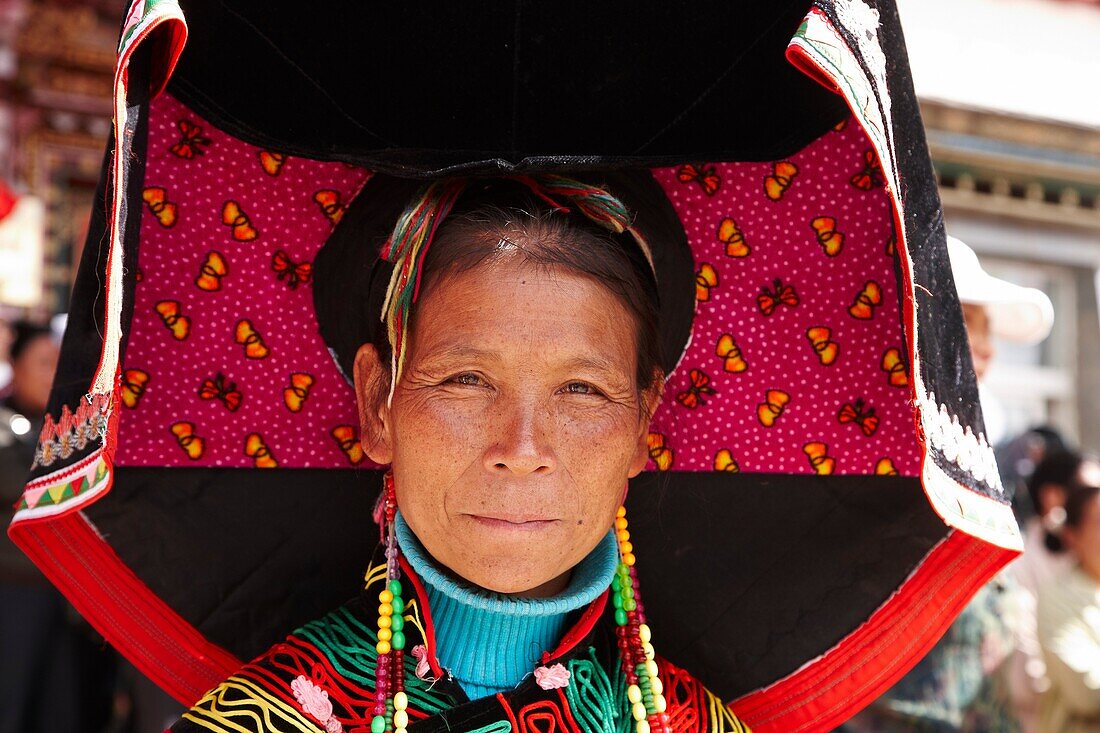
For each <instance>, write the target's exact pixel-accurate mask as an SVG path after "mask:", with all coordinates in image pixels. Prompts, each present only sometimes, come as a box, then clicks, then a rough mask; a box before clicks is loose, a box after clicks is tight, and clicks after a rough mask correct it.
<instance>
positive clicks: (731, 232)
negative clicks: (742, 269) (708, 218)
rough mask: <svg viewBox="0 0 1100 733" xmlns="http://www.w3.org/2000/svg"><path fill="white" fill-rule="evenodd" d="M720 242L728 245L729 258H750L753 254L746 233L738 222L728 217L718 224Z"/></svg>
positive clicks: (727, 254) (727, 253)
mask: <svg viewBox="0 0 1100 733" xmlns="http://www.w3.org/2000/svg"><path fill="white" fill-rule="evenodd" d="M718 240H719V241H720V242H723V243H724V244H725V245H726V256H727V257H748V256H749V254H750V253H751V252H752V249H750V248H749V245H748V243H747V242H745V233H744V232H742V231H741V227H739V226H737V222H735V221H734V220H733V219H731V218H729V217H728V216H727V217H726V218H725V219H723V220H722V221H720V222H718Z"/></svg>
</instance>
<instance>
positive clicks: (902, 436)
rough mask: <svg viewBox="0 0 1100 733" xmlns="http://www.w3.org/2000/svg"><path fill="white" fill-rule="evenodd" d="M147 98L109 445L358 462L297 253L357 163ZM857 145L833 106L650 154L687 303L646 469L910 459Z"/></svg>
mask: <svg viewBox="0 0 1100 733" xmlns="http://www.w3.org/2000/svg"><path fill="white" fill-rule="evenodd" d="M150 116H151V121H150V130H149V143H148V145H149V154H148V164H147V173H146V181H147V187H146V190H145V195H144V200H145V209H144V212H143V218H142V228H143V230H142V238H143V242H142V250H141V253H140V262H138V263H136V264H137V267H139V268H140V280H139V282H138V284H137V288H136V294H135V298H134V317H133V323H132V327H131V331H130V337H129V342H128V344H127V348H126V354H125V362H124V373H123V400H124V404H125V406H126V409H125V410H124V411H123V415H122V421H121V426H120V440H119V451H118V455H117V462H118V463H119V464H121V465H145V466H189V465H192V466H193V465H198V466H222V467H251V466H259V467H276V466H278V467H303V468H305V467H311V468H315V467H331V468H339V467H347V466H351V465H362V466H367V465H369V461H367V460H366V459H365V457H364V456H363V453H362V449H361V447H360V446H359V444H358V442H357V438H358V429H357V427H356V425H357V420H356V416H355V408H354V397H353V394H352V392H351V389H350V388H349V387H348V385H347V384H346V382H345V381H344V380H343V378H342V377H341V376H340V374H339V373H338V372H337V370H336V368H335V365H334V363H333V361H332V359H331V358H330V357H329V355H328V353H327V351H326V349H325V347H324V344H323V342H322V340H321V338H320V336H319V335H318V333H317V327H316V321H315V318H314V314H313V303H312V297H311V292H310V288H311V278H312V272H311V266H310V263H311V262H312V260H313V258H314V256H315V255H316V253H317V251H318V249H319V248H320V247H321V246H322V245H323V244H324V241H325V239H326V237H327V236H328V234H329V233H330V232H331V230H332V226H333V223H334V221H335V220H338V218H339V216H340V215H341V214H342V211H343V207H344V206H346V204H347V202H349V201H351V200H352V199H353V198H354V196H355V195H356V194H357V192H358V191H359V189H360V188H361V187H362V185H363V184H364V183H365V182H366V180H367V178H368V177H369V173H368V172H366V171H363V170H361V169H358V168H354V167H350V166H347V165H344V164H341V163H324V162H319V161H313V160H307V159H302V158H291V157H285V158H284V157H282V156H279V155H278V154H277V153H275V152H273V151H263V150H261V149H259V148H256V147H253V146H251V145H247V144H245V143H243V142H241V141H239V140H237V139H235V138H233V137H231V136H229V135H227V134H225V133H223V132H221V131H219V130H217V129H215V128H213V127H212V126H211V125H209V124H208V123H207V122H206V121H204V120H203V119H202V118H200V117H199V116H198V115H196V114H194V113H192V112H191V111H190V110H188V109H187V108H186V107H184V106H183V105H182V104H180V103H179V102H178V101H176V100H175V99H173V98H172V97H170V96H169V95H166V94H165V95H161V96H160V97H158V98H157V99H156V100H155V101H154V102H153V103H152V108H151V112H150ZM869 148H870V146H869V145H868V144H867V142H866V140H865V137H864V135H863V133H862V131H861V130H860V129H859V128H858V126H857V125H855V124H851V123H849V124H847V125H846V126H844V127H843V129H841V130H838V131H834V132H830V133H828V134H826V135H825V136H823V137H822V138H820V139H819V140H817V141H815V142H814V143H812V144H811V145H809V146H808V147H807V148H806V149H804V150H802V151H800V152H799V153H797V154H796V155H794V156H792V157H791V158H790V159H789V161H785V162H782V163H775V164H773V163H724V164H717V165H705V164H700V165H697V166H684V167H682V168H666V169H660V170H656V171H654V175H655V176H656V177H657V180H658V181H659V182H660V183H661V184H662V185H663V186H664V188H665V190H666V191H667V193H668V195H669V199H670V200H671V202H672V204H673V206H674V207H675V208H676V210H677V211H678V212H679V213H680V215H681V219H682V220H683V222H684V228H685V231H686V233H687V236H688V241H689V242H690V244H691V248H692V251H693V252H694V256H695V260H696V266H697V269H698V270H699V272H700V275H699V279H698V281H697V282H698V286H697V289H696V290H697V295H698V297H699V298H701V300H700V301H699V302H698V303H697V309H696V316H695V323H694V327H693V336H692V341H691V344H690V345H689V347H688V348H687V350H686V352H685V354H684V355H683V358H682V359H681V362H680V365H679V367H678V368H677V369H676V371H675V372H674V373H673V374H672V375H671V376H670V379H669V383H668V388H667V389H666V393H665V399H664V402H663V404H662V406H661V408H660V409H659V411H658V413H657V415H656V417H655V419H654V422H653V428H652V431H653V432H652V434H651V436H650V454H651V456H652V457H653V459H654V460H653V461H652V462H651V464H650V468H651V469H655V468H659V469H666V470H667V469H671V470H686V471H710V470H741V471H764V472H772V473H813V472H815V471H816V472H818V473H830V472H833V473H855V474H867V473H875V472H878V473H888V472H890V471H897V472H898V473H901V474H904V475H914V474H916V473H917V472H918V470H919V452H918V444H917V441H916V436H915V433H914V426H913V423H912V410H911V408H910V407H908V405H907V400H908V399H909V388H908V386H907V381H906V375H905V372H904V363H905V357H904V354H903V353H902V352H901V351H900V350H901V349H902V347H903V330H902V326H901V323H900V320H899V309H898V301H897V297H898V296H897V291H896V289H897V285H896V281H895V278H894V274H893V256H892V254H890V253H889V251H888V248H889V247H891V246H892V240H893V222H892V220H891V207H890V204H889V201H888V199H887V197H886V195H885V193H884V191H883V189H882V188H881V184H880V181H879V179H878V174H877V172H876V171H875V168H874V165H873V162H874V161H873V157H871V158H868V157H866V156H867V152H866V151H868V150H869ZM827 156H829V157H832V158H833V159H834V160H837V159H839V160H850V161H851V166H850V167H848V168H844V169H841V170H837V169H827V168H825V167H823V166H822V165H821V162H822V161H824V160H826V157H827ZM838 178H839V179H840V182H841V183H842V184H843V185H841V186H839V187H838V186H835V185H834V181H835V180H836V179H838ZM838 189H839V190H841V191H842V192H843V193H842V194H841V195H840V196H839V197H837V196H835V191H837V190H838ZM825 191H831V192H834V194H833V198H832V199H831V200H826V199H825V193H824V192H825ZM868 210H870V211H871V212H873V213H872V215H870V216H868V215H867V211H868ZM131 266H134V264H133V263H131ZM777 279H778V280H779V281H780V282H779V283H778V284H777V283H776V282H775V281H776V280H777ZM868 283H874V286H870V285H868ZM875 286H877V288H876V287H875ZM765 288H767V289H768V290H769V291H771V293H770V294H764V289H765ZM792 288H793V293H792V291H791V289H792ZM865 289H868V292H867V293H866V294H864V295H863V296H862V299H861V298H860V293H861V292H862V291H864V290H865ZM762 294H763V299H761V297H760V296H762ZM795 300H797V304H795ZM765 312H767V313H768V315H765ZM853 313H855V314H856V315H858V316H861V317H856V316H855V315H853ZM810 329H828V331H824V330H814V331H810ZM723 336H725V337H727V338H723ZM890 349H895V350H898V351H896V352H894V354H895V355H896V356H898V357H899V359H898V364H899V366H896V367H893V369H892V371H888V370H887V369H884V368H883V364H884V357H886V359H887V364H890V363H891V362H890V361H889V359H890V354H888V351H889V350H890ZM827 362H829V363H827ZM891 380H893V382H894V383H893V384H891ZM693 385H694V386H693ZM846 405H847V406H848V407H845V406H846ZM872 409H873V412H872ZM765 423H769V424H767V425H766V424H765ZM807 436H809V438H807ZM884 459H888V461H889V463H886V462H884Z"/></svg>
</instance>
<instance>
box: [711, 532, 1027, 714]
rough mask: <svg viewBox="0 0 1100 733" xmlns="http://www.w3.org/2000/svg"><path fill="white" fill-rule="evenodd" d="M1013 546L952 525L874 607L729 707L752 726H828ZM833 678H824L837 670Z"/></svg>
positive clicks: (906, 656)
mask: <svg viewBox="0 0 1100 733" xmlns="http://www.w3.org/2000/svg"><path fill="white" fill-rule="evenodd" d="M1017 555H1018V553H1016V552H1014V551H1011V550H1004V549H1001V548H998V547H994V546H992V545H989V544H987V543H985V542H983V541H982V540H979V539H976V538H974V537H971V536H970V535H967V534H964V533H963V532H959V531H957V530H955V531H952V532H951V534H950V535H948V537H947V539H945V540H944V541H943V542H941V543H940V544H938V545H936V547H934V548H933V549H932V551H931V552H929V553H928V555H927V557H925V559H924V561H923V562H922V563H921V564H920V566H919V567H918V568H917V569H916V571H915V572H914V573H913V575H911V576H910V577H909V579H908V580H906V582H905V583H903V584H902V586H901V588H899V589H898V592H897V593H896V594H894V595H893V596H892V597H891V598H890V600H889V601H887V602H886V603H885V604H883V606H882V607H881V608H879V610H878V611H876V612H875V614H874V615H873V616H872V617H871V618H870V619H869V620H868V621H867V622H866V623H865V624H863V625H862V626H860V627H859V628H858V629H856V630H855V631H854V632H853V633H851V634H850V635H848V636H847V637H846V638H845V639H844V640H843V641H842V642H841V643H840V644H838V645H837V646H836V647H834V648H833V649H831V650H830V651H829V652H827V653H826V654H825V655H824V656H822V657H821V658H820V659H817V660H815V661H814V662H812V663H810V664H808V665H806V666H805V667H803V668H802V669H800V670H798V671H797V672H795V673H794V674H792V675H790V676H789V677H787V678H785V679H783V680H780V681H779V682H776V683H775V684H773V685H771V686H769V687H766V688H764V689H762V690H757V691H756V692H752V693H750V694H748V695H745V696H744V697H742V698H740V699H739V700H736V701H734V702H733V703H731V704H730V708H731V709H732V710H733V711H734V712H735V713H736V714H737V715H738V717H740V718H741V720H743V721H744V722H745V724H746V725H749V726H751V727H752V729H753V730H754V731H755V732H756V733H780V732H782V733H794V732H796V731H797V732H807V733H808V732H810V731H829V730H832V729H833V728H835V727H836V726H838V725H840V724H841V723H843V722H844V721H845V720H847V719H848V718H849V717H851V716H852V715H855V713H856V712H858V711H859V710H861V709H862V708H864V707H865V706H866V705H868V704H869V703H870V702H871V701H872V700H874V699H875V698H877V697H878V696H880V695H881V694H882V693H884V692H886V690H887V689H889V688H890V687H891V686H892V685H893V684H894V683H895V682H897V681H898V680H899V679H901V678H902V677H903V676H904V675H905V673H906V672H908V671H909V670H910V669H911V668H912V667H913V666H914V665H915V664H916V663H917V662H918V661H919V660H920V659H921V657H923V656H924V655H925V654H927V653H928V651H929V650H931V648H932V647H933V646H935V644H936V642H937V641H938V640H939V639H940V637H941V636H943V634H944V633H945V632H946V631H947V628H948V627H949V626H950V625H951V624H952V622H953V621H954V620H955V617H956V616H957V615H958V614H959V613H960V612H961V611H962V609H963V607H964V606H966V604H967V603H968V602H969V600H970V598H971V596H973V594H974V593H975V592H977V590H978V589H979V588H980V587H981V586H982V585H984V584H985V583H986V582H988V581H989V580H990V578H992V577H993V576H994V575H995V574H996V573H997V571H998V570H1000V569H1001V568H1002V567H1004V566H1005V565H1006V564H1007V563H1008V562H1009V561H1011V560H1012V559H1013V558H1015V557H1016V556H1017ZM842 670H850V672H848V674H847V675H844V676H843V678H842V679H840V680H839V681H832V682H831V681H830V678H834V679H835V678H836V677H837V676H838V675H843V671H842Z"/></svg>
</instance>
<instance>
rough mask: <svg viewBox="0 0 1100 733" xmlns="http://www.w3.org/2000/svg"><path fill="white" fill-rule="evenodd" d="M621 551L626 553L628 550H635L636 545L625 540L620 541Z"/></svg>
mask: <svg viewBox="0 0 1100 733" xmlns="http://www.w3.org/2000/svg"><path fill="white" fill-rule="evenodd" d="M619 551H620V552H621V553H623V554H624V555H625V554H626V553H628V552H634V545H633V544H632V543H630V542H626V541H625V540H624V541H623V542H620V543H619Z"/></svg>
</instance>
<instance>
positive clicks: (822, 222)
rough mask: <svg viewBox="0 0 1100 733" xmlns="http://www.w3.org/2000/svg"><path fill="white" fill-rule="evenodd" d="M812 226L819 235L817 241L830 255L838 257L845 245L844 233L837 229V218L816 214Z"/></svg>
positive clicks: (811, 222)
mask: <svg viewBox="0 0 1100 733" xmlns="http://www.w3.org/2000/svg"><path fill="white" fill-rule="evenodd" d="M810 226H811V227H812V228H813V230H814V234H815V235H817V243H818V244H820V245H821V248H822V249H824V250H825V254H826V255H828V256H829V257H836V256H837V255H838V254H840V250H841V248H842V247H844V235H843V234H841V233H840V232H838V231H837V230H836V219H834V218H833V217H831V216H815V217H814V218H813V219H812V220H811V221H810Z"/></svg>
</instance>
